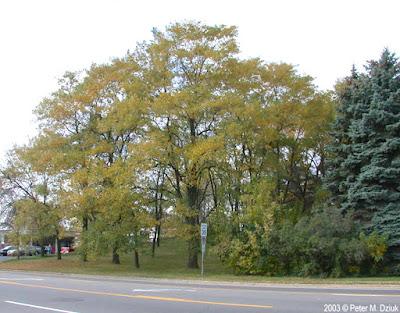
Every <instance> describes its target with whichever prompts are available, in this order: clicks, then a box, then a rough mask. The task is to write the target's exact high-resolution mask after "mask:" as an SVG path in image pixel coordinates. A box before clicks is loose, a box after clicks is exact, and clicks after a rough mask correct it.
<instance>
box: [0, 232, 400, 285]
mask: <svg viewBox="0 0 400 313" xmlns="http://www.w3.org/2000/svg"><path fill="white" fill-rule="evenodd" d="M150 249H151V248H150V245H149V246H148V247H146V249H143V251H141V254H140V265H141V267H140V268H139V269H136V268H135V266H134V263H133V256H132V255H123V256H121V264H120V265H115V264H112V263H111V256H107V257H104V256H102V257H96V258H93V257H92V258H89V262H86V263H84V262H82V261H81V260H80V259H79V257H78V256H77V255H74V254H71V255H66V256H63V259H62V260H57V259H56V258H55V257H54V256H47V257H44V258H42V257H22V258H21V259H20V260H16V259H13V260H9V261H6V262H3V263H0V270H5V269H8V270H25V271H42V272H58V273H75V274H92V275H112V276H121V277H122V276H123V277H154V278H175V279H201V275H200V270H199V269H196V270H192V269H188V268H186V246H185V244H184V242H182V241H179V240H163V241H162V242H161V246H160V248H158V249H156V255H155V257H154V258H153V257H152V256H151V250H150ZM204 279H205V280H212V281H228V282H231V281H237V282H254V283H285V284H292V283H293V284H296V283H305V284H396V285H400V277H361V278H359V277H356V278H355V277H351V278H327V279H322V278H302V277H266V276H244V275H243V276H236V275H234V274H233V272H232V271H231V270H230V269H228V268H227V267H226V266H224V265H223V264H222V263H221V262H220V260H219V258H218V257H217V256H216V255H215V254H214V253H212V252H210V251H208V252H207V255H206V259H205V276H204Z"/></svg>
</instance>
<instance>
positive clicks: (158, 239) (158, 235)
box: [157, 222, 161, 248]
mask: <svg viewBox="0 0 400 313" xmlns="http://www.w3.org/2000/svg"><path fill="white" fill-rule="evenodd" d="M160 235H161V222H160V224H159V225H158V227H157V247H158V248H159V247H160Z"/></svg>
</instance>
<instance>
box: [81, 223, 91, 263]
mask: <svg viewBox="0 0 400 313" xmlns="http://www.w3.org/2000/svg"><path fill="white" fill-rule="evenodd" d="M88 228H89V219H88V217H87V216H84V217H83V219H82V236H81V246H82V248H83V249H82V251H81V258H82V261H83V262H87V251H86V242H84V241H85V240H86V239H85V235H86V233H87V230H88Z"/></svg>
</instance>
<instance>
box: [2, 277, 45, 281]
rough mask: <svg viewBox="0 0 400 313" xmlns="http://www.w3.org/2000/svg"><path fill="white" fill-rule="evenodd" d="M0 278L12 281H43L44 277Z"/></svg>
mask: <svg viewBox="0 0 400 313" xmlns="http://www.w3.org/2000/svg"><path fill="white" fill-rule="evenodd" d="M0 280H11V281H42V280H44V279H43V278H2V277H0Z"/></svg>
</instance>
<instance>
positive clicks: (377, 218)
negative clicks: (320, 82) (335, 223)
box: [329, 50, 400, 248]
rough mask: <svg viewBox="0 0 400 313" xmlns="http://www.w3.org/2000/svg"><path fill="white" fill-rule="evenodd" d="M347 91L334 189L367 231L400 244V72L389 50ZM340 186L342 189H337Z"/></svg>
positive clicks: (355, 76)
mask: <svg viewBox="0 0 400 313" xmlns="http://www.w3.org/2000/svg"><path fill="white" fill-rule="evenodd" d="M347 81H348V83H347V84H345V85H344V86H342V89H341V96H340V98H339V100H340V102H341V106H340V109H339V116H338V120H337V123H336V126H335V132H334V139H335V141H334V144H333V145H332V148H333V149H332V150H333V152H334V153H333V156H334V157H335V158H333V161H332V162H331V164H332V165H331V170H330V175H329V185H330V186H331V190H332V191H333V194H334V196H336V200H338V201H337V203H338V204H339V205H340V206H341V208H342V210H344V212H351V214H352V215H353V218H354V219H355V220H356V221H359V222H360V224H361V226H362V227H363V229H364V230H365V231H367V232H371V231H374V230H376V231H378V232H379V233H381V234H383V233H386V234H387V235H389V245H390V246H391V247H392V248H394V247H395V246H397V245H399V244H400V219H399V213H400V206H399V203H400V180H399V177H400V163H399V160H400V140H399V134H400V132H399V131H400V123H399V120H400V67H399V63H398V61H397V58H396V57H395V56H394V55H393V54H392V53H390V52H389V51H388V50H385V51H384V52H383V53H382V56H381V58H380V59H379V60H378V61H370V62H369V63H368V65H367V66H366V73H363V74H357V73H355V72H354V71H353V75H352V77H351V78H349V79H348V80H347ZM335 185H336V186H339V187H338V188H337V187H335Z"/></svg>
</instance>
